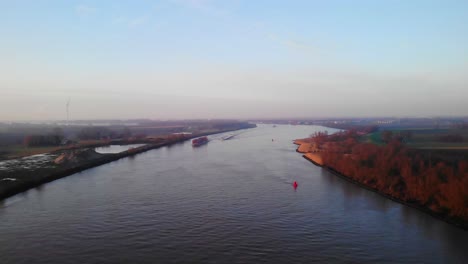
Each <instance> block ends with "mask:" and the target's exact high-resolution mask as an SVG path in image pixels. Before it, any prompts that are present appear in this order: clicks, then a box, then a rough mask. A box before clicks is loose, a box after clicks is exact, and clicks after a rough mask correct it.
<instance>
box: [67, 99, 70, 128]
mask: <svg viewBox="0 0 468 264" xmlns="http://www.w3.org/2000/svg"><path fill="white" fill-rule="evenodd" d="M66 109H67V125H69V124H70V98H68V101H67V106H66Z"/></svg>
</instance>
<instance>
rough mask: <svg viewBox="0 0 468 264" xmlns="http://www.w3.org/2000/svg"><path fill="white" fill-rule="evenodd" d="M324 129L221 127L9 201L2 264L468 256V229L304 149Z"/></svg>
mask: <svg viewBox="0 0 468 264" xmlns="http://www.w3.org/2000/svg"><path fill="white" fill-rule="evenodd" d="M324 129H325V128H323V127H316V126H287V125H278V126H277V127H275V128H274V127H272V126H271V125H259V127H258V128H255V129H249V130H242V131H237V132H236V134H237V135H236V136H235V137H234V138H232V139H231V140H226V141H222V140H221V137H222V136H223V134H220V135H213V136H209V138H210V142H209V143H208V144H207V145H204V146H202V147H198V148H193V147H192V146H191V144H190V142H185V143H181V144H177V145H173V146H170V147H164V148H160V149H155V150H151V151H148V152H145V153H143V154H140V155H137V156H135V157H133V158H125V159H121V160H118V161H115V162H112V163H109V164H106V165H103V166H100V167H96V168H93V169H89V170H86V171H84V172H81V173H77V174H75V175H72V176H69V177H66V178H63V179H60V180H57V181H54V182H51V183H48V184H46V185H43V186H41V187H39V188H36V189H33V190H30V191H28V192H25V193H22V194H19V195H16V196H14V197H11V198H10V199H7V200H5V201H3V202H2V203H1V205H0V234H1V235H0V258H1V261H0V262H1V263H4V264H5V263H63V264H64V263H312V262H325V263H350V262H354V263H376V262H378V263H396V262H398V263H462V262H464V261H466V260H467V259H468V252H467V250H466V245H468V232H466V231H463V230H462V229H459V228H457V227H454V226H451V225H449V224H447V223H445V222H442V221H440V220H437V219H434V218H432V217H431V216H429V215H426V214H424V213H422V212H419V211H418V210H415V209H412V208H409V207H406V206H404V205H401V204H398V203H396V202H393V201H391V200H388V199H386V198H383V197H381V196H380V195H378V194H376V193H373V192H370V191H367V190H365V189H362V188H360V187H358V186H356V185H353V184H351V183H349V182H347V181H345V180H343V179H341V178H338V177H336V176H334V175H333V174H331V173H329V172H327V171H326V170H323V169H321V168H319V167H316V166H315V165H313V164H312V163H310V162H308V161H307V160H305V159H303V158H302V157H301V155H300V154H299V153H296V152H295V148H296V146H295V145H293V144H292V140H293V139H295V138H301V137H306V136H308V135H310V134H312V133H313V132H315V131H319V130H324ZM328 130H329V131H333V130H332V129H328ZM226 134H228V133H226ZM226 134H224V135H226ZM272 139H273V141H272ZM293 181H297V182H298V184H299V187H298V188H297V189H296V190H294V188H293V187H292V185H291V183H292V182H293ZM465 263H466V262H465Z"/></svg>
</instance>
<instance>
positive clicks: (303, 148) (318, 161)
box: [294, 140, 468, 230]
mask: <svg viewBox="0 0 468 264" xmlns="http://www.w3.org/2000/svg"><path fill="white" fill-rule="evenodd" d="M294 144H296V145H298V147H297V149H296V152H299V153H302V154H303V155H302V157H303V158H305V159H306V160H308V161H310V162H311V163H313V164H314V165H316V166H319V167H321V168H323V169H326V170H327V171H329V172H331V173H332V174H334V175H336V176H338V177H340V178H342V179H344V180H346V181H348V182H351V183H354V184H356V185H358V186H360V187H362V188H365V189H367V190H369V191H372V192H374V193H377V194H379V195H381V196H383V197H385V198H388V199H390V200H392V201H395V202H398V203H400V204H403V205H406V206H409V207H411V208H414V209H417V210H419V211H421V212H424V213H426V214H429V215H431V216H432V217H434V218H437V219H439V220H442V221H444V222H447V223H449V224H452V225H455V226H457V227H460V228H462V229H464V230H468V223H467V221H465V220H464V219H461V218H459V217H451V216H449V215H447V214H446V213H443V212H437V211H434V210H431V208H429V207H425V206H423V205H421V204H418V203H417V202H409V201H405V200H402V199H399V198H398V197H395V196H392V195H390V194H388V193H385V192H384V191H382V190H380V189H378V188H376V187H373V186H371V185H370V184H366V183H365V182H361V181H358V180H356V179H353V178H352V177H350V176H347V175H345V174H343V173H340V172H339V171H337V170H336V169H334V168H333V167H331V166H328V165H327V164H325V163H324V159H323V157H322V154H320V153H318V152H315V153H312V152H308V151H309V150H310V143H309V142H306V141H302V140H295V141H294ZM342 155H345V154H342Z"/></svg>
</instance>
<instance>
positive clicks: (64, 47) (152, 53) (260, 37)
mask: <svg viewBox="0 0 468 264" xmlns="http://www.w3.org/2000/svg"><path fill="white" fill-rule="evenodd" d="M467 25H468V2H467V1H306V0H304V1H287V2H285V1H245V0H236V1H214V0H212V1H210V0H167V1H155V2H151V1H99V2H97V1H63V2H59V1H57V2H52V1H44V2H43V1H0V34H1V41H0V58H1V60H0V91H1V96H0V120H8V121H14V120H46V119H49V120H64V119H66V112H65V104H66V102H67V100H68V99H69V98H70V100H71V105H70V119H132V118H151V119H172V118H174V119H192V118H275V117H276V118H281V117H288V118H289V117H298V118H299V117H302V118H303V117H309V118H313V117H351V116H447V115H454V116H463V115H467V114H468V104H467V103H466V102H467V99H468V87H467V86H468V26H467Z"/></svg>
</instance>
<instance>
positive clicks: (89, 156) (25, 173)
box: [0, 125, 255, 200]
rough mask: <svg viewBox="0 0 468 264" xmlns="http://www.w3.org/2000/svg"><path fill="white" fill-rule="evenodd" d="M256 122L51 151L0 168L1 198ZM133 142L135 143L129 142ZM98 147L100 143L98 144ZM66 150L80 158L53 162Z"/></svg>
mask: <svg viewBox="0 0 468 264" xmlns="http://www.w3.org/2000/svg"><path fill="white" fill-rule="evenodd" d="M253 127H255V125H252V126H250V127H241V128H236V129H224V130H216V131H209V132H202V133H196V134H190V135H184V136H180V137H176V138H169V137H168V138H166V139H164V140H160V142H158V143H150V144H146V145H144V146H140V147H136V148H131V149H129V150H126V151H123V152H120V153H114V154H99V153H96V152H95V151H94V150H93V149H91V148H89V147H88V148H81V149H78V148H73V149H67V150H62V152H58V153H54V154H55V155H52V157H51V158H50V161H48V162H46V163H45V164H44V165H42V166H40V167H38V168H35V167H33V168H30V166H21V167H19V168H17V169H15V170H14V171H1V170H0V200H2V199H5V198H8V197H10V196H13V195H15V194H18V193H21V192H24V191H27V190H29V189H31V188H35V187H38V186H40V185H42V184H45V183H48V182H51V181H54V180H57V179H60V178H63V177H66V176H69V175H72V174H75V173H78V172H81V171H84V170H87V169H90V168H94V167H97V166H100V165H103V164H107V163H110V162H113V161H116V160H119V159H122V158H126V157H132V156H135V155H138V154H140V153H143V152H146V151H148V150H152V149H157V148H160V147H164V146H170V145H173V144H178V143H182V142H184V141H187V140H191V139H193V138H196V137H200V136H208V135H214V134H220V133H225V132H230V131H236V130H242V129H248V128H253ZM132 143H134V142H132ZM99 146H101V145H100V144H99ZM67 151H78V152H79V154H80V156H81V157H82V158H81V159H78V160H77V161H75V162H65V163H63V164H55V163H54V162H53V159H55V158H56V156H57V155H59V154H61V153H65V152H67Z"/></svg>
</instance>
